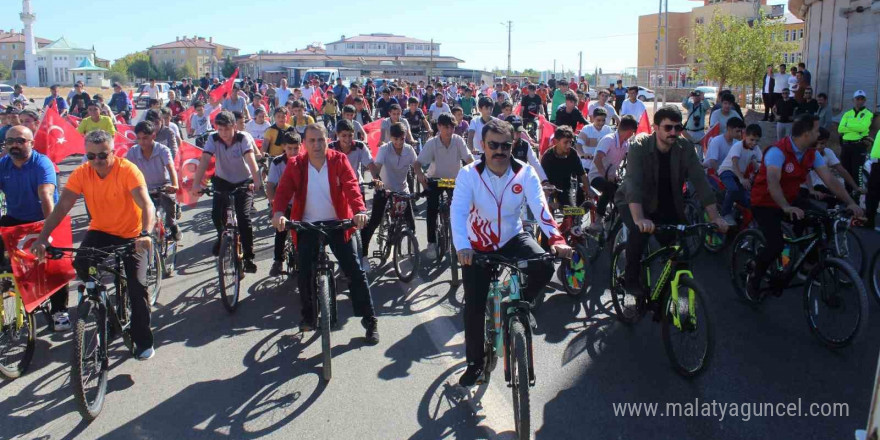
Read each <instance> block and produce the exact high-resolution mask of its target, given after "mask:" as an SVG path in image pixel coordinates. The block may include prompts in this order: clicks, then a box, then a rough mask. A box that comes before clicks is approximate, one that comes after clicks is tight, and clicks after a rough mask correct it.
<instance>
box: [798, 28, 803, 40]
mask: <svg viewBox="0 0 880 440" xmlns="http://www.w3.org/2000/svg"><path fill="white" fill-rule="evenodd" d="M803 39H804V30H803V29H800V30H798V40H803Z"/></svg>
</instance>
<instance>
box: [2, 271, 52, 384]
mask: <svg viewBox="0 0 880 440" xmlns="http://www.w3.org/2000/svg"><path fill="white" fill-rule="evenodd" d="M0 292H2V293H0V295H2V301H0V325H2V329H0V375H2V376H3V377H5V378H6V379H16V378H19V377H21V375H23V374H24V373H25V372H26V371H27V369H28V367H29V366H30V363H31V360H33V357H34V346H35V343H36V339H37V336H36V335H37V326H36V325H37V324H36V316H35V315H36V310H34V311H31V312H28V311H27V310H26V309H25V307H24V301H23V300H22V298H21V294H20V293H19V289H18V284H17V283H16V281H15V277H14V276H13V274H12V271H11V270H9V269H7V270H6V271H4V273H0ZM39 310H42V311H43V312H44V313H45V314H46V316H47V317H48V322H49V323H50V326H51V323H52V322H53V321H52V315H51V313H49V308H48V305H47V302H46V303H43V304H42V305H40V306H39Z"/></svg>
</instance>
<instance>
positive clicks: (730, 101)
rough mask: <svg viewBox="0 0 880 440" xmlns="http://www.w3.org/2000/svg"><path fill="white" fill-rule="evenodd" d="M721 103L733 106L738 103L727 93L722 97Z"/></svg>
mask: <svg viewBox="0 0 880 440" xmlns="http://www.w3.org/2000/svg"><path fill="white" fill-rule="evenodd" d="M721 102H729V103H731V104H734V103H736V97H735V96H733V94H732V93H725V94H723V95H721Z"/></svg>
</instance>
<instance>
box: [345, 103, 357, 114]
mask: <svg viewBox="0 0 880 440" xmlns="http://www.w3.org/2000/svg"><path fill="white" fill-rule="evenodd" d="M342 113H357V109H356V108H354V106H353V105H351V104H348V105H346V106H343V107H342Z"/></svg>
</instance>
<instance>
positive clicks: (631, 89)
mask: <svg viewBox="0 0 880 440" xmlns="http://www.w3.org/2000/svg"><path fill="white" fill-rule="evenodd" d="M626 91H627V92H638V91H639V86H629V87H627V88H626Z"/></svg>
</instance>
